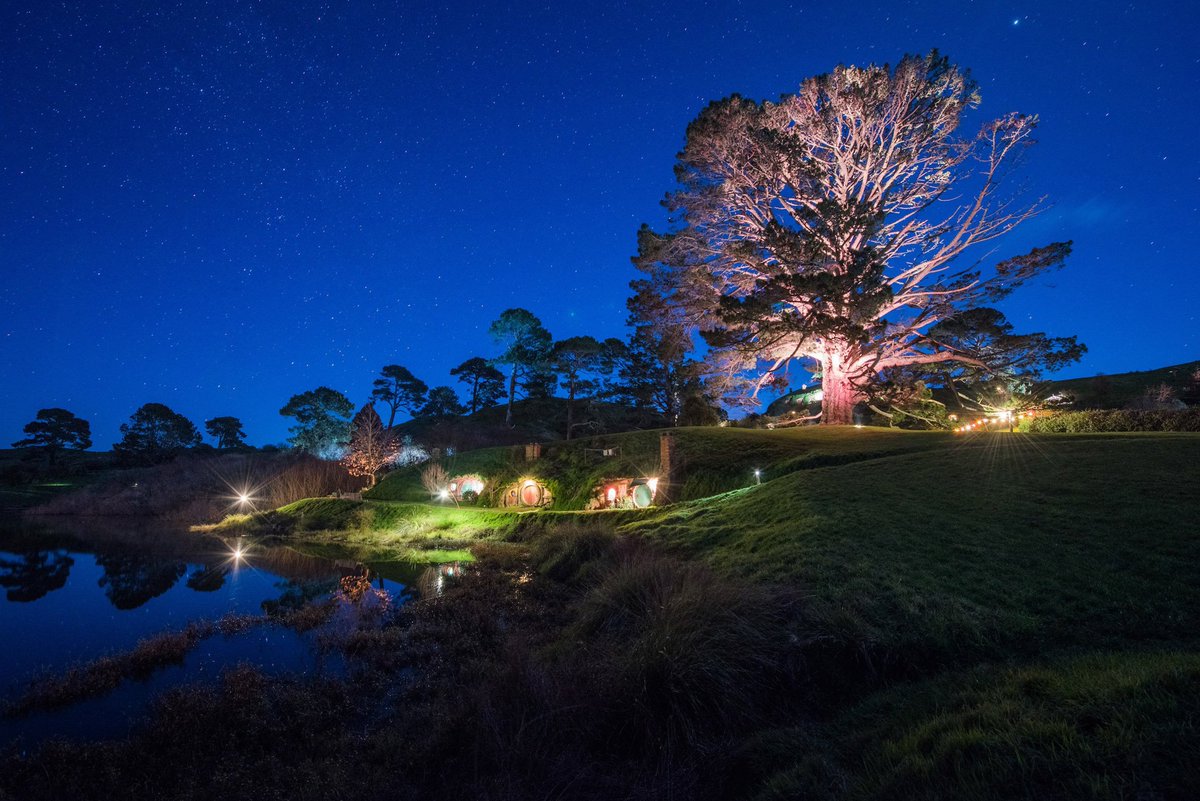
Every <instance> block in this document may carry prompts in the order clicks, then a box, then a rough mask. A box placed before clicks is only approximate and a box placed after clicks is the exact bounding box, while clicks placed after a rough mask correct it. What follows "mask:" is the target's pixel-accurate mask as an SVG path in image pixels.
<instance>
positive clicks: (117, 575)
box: [96, 552, 187, 609]
mask: <svg viewBox="0 0 1200 801" xmlns="http://www.w3.org/2000/svg"><path fill="white" fill-rule="evenodd" d="M96 564H97V565H99V566H100V567H102V568H104V575H103V576H101V577H100V586H101V587H103V588H104V595H105V597H106V598H108V600H109V601H111V602H112V605H113V606H115V607H116V608H117V609H137V608H138V607H139V606H141V605H142V604H144V603H146V602H147V601H149V600H150V599H151V598H157V597H158V596H160V595H162V594H163V593H165V592H166V591H167V590H169V589H171V588H172V587H174V586H175V584H176V582H178V581H179V579H180V578H182V577H183V574H184V573H185V572H187V565H185V564H183V563H182V562H176V561H173V560H171V561H168V560H163V559H152V558H148V557H146V556H143V555H142V554H136V553H131V552H126V553H108V554H97V555H96Z"/></svg>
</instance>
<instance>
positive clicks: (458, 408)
mask: <svg viewBox="0 0 1200 801" xmlns="http://www.w3.org/2000/svg"><path fill="white" fill-rule="evenodd" d="M466 411H467V408H466V407H465V406H463V405H462V403H460V402H459V400H458V394H457V393H455V391H454V389H453V388H452V387H434V388H433V389H431V390H429V398H428V400H427V401H426V402H425V405H424V406H422V407H421V411H420V412H418V413H417V416H418V417H456V416H458V415H460V414H463V413H465V412H466Z"/></svg>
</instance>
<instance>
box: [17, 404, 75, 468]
mask: <svg viewBox="0 0 1200 801" xmlns="http://www.w3.org/2000/svg"><path fill="white" fill-rule="evenodd" d="M24 431H25V433H26V434H28V436H27V437H26V438H25V439H23V440H20V441H19V442H14V443H13V447H14V448H37V449H40V450H41V451H42V452H43V453H45V454H46V461H47V463H48V464H50V465H53V464H54V463H55V461H56V459H57V457H58V454H59V453H60V452H61V451H63V450H64V449H67V448H70V449H73V450H78V451H86V450H87V449H88V448H90V447H92V429H91V426H90V425H89V424H88V421H87V420H83V419H80V418H78V417H76V416H75V415H74V413H72V412H69V411H67V410H66V409H58V408H51V409H39V410H38V413H37V416H36V417H35V418H34V419H33V420H32V421H31V422H29V423H26V424H25V428H24Z"/></svg>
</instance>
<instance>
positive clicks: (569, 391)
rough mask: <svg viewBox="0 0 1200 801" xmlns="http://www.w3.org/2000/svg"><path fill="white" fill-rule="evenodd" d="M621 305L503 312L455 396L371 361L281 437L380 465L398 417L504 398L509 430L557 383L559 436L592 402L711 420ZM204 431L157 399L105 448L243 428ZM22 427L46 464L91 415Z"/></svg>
mask: <svg viewBox="0 0 1200 801" xmlns="http://www.w3.org/2000/svg"><path fill="white" fill-rule="evenodd" d="M628 306H629V310H630V316H629V321H628V322H629V326H630V333H629V335H628V337H627V338H626V339H624V340H622V339H618V338H615V337H610V338H608V339H604V340H598V339H596V338H595V337H592V336H574V337H568V338H565V339H560V340H555V339H554V338H553V337H552V336H551V334H550V332H549V331H548V330H547V329H546V327H545V325H544V324H543V323H542V321H541V320H540V319H538V317H537V316H536V315H534V314H533V313H532V312H530V311H529V310H527V309H520V308H515V309H507V310H505V311H504V312H503V313H501V314H500V316H499V317H498V318H497V319H496V320H495V321H494V322H493V323H492V324H491V326H490V328H489V333H490V335H491V338H492V340H493V341H494V342H495V344H496V346H497V349H498V352H497V353H496V354H494V355H493V356H491V357H484V356H473V357H471V358H469V359H466V360H465V361H463V362H462V363H461V364H459V365H457V366H456V367H454V368H452V369H451V370H450V375H452V376H454V377H455V378H457V379H458V382H459V384H460V385H461V386H462V393H463V394H462V396H461V397H460V394H459V392H458V391H456V390H455V389H454V388H453V387H451V386H449V385H439V386H434V387H430V386H429V385H428V384H426V382H425V381H423V380H422V379H420V378H418V377H417V376H416V375H414V374H413V373H412V371H411V370H409V369H408V368H407V367H405V366H403V365H400V364H388V365H385V366H384V367H383V368H382V369H381V370H380V372H379V375H378V377H377V378H375V379H374V381H373V383H372V388H371V390H370V393H369V395H368V398H367V401H366V402H365V403H364V404H363V406H362V407H360V408H359V409H358V411H357V413H355V406H354V404H353V403H352V402H351V400H350V399H349V398H348V397H347V396H346V395H345V394H343V393H342V392H340V391H338V390H335V389H332V388H330V387H327V386H320V387H317V388H315V389H311V390H307V391H305V392H301V393H298V394H296V395H293V396H292V397H291V398H290V399H289V400H288V402H287V403H286V404H285V405H284V406H283V407H282V408H281V409H280V410H279V413H280V414H281V415H283V416H285V417H289V418H291V419H292V420H293V425H292V426H291V427H290V428H289V433H290V435H291V436H290V437H289V440H288V444H289V445H290V446H291V447H293V448H296V449H298V450H302V451H306V452H309V453H313V454H316V455H319V456H324V457H326V458H347V459H350V460H351V461H355V460H357V461H358V462H363V463H370V464H376V463H378V464H380V465H381V464H382V463H385V462H386V461H387V460H388V459H390V458H393V457H394V451H395V450H397V449H398V448H399V447H400V444H401V443H400V440H399V438H397V437H394V436H392V435H391V434H390V433H389V432H392V431H393V430H394V429H395V427H396V422H397V419H398V417H400V416H402V415H404V416H408V417H410V418H412V419H423V418H424V419H439V420H445V419H451V418H455V417H461V416H463V415H467V414H474V413H476V412H479V411H482V410H484V409H488V408H493V407H495V406H497V405H498V404H500V403H501V402H504V406H505V417H504V420H505V424H506V425H508V426H510V427H511V426H513V425H515V424H516V420H515V419H514V416H515V408H516V407H515V403H516V401H518V400H523V399H533V400H538V399H547V398H551V397H555V393H556V392H557V391H561V393H562V394H563V395H564V396H565V402H566V403H565V406H566V417H567V419H566V425H565V428H564V430H563V432H562V433H563V436H564V437H565V438H567V439H570V438H571V437H572V436H574V435H575V434H576V433H577V429H578V427H579V426H580V425H582V424H583V423H584V422H585V421H581V419H580V407H581V406H582V404H583V403H584V402H590V401H595V400H601V401H606V402H610V403H614V404H621V405H624V406H628V407H630V408H634V409H639V410H649V411H653V412H655V413H657V414H658V415H661V416H662V417H663V418H664V419H665V420H667V421H668V422H670V423H671V424H679V423H680V422H681V421H684V422H708V421H712V420H715V419H716V415H717V411H716V410H715V408H714V406H713V403H712V399H711V398H709V397H707V396H706V395H705V389H704V384H703V381H702V378H701V372H700V370H699V365H698V363H697V362H695V361H693V360H691V359H690V358H689V356H688V347H687V342H686V337H685V336H683V335H681V334H672V333H669V332H667V333H664V332H662V330H661V329H660V328H659V327H657V326H655V325H653V324H652V318H653V316H654V315H655V314H657V313H658V312H659V308H658V307H657V306H656V305H654V303H653V301H652V300H651V299H650V298H649V297H648V296H647V295H645V294H644V293H643V294H638V295H635V296H634V297H633V298H632V299H631V300H630V301H629V304H628ZM376 406H378V407H379V409H382V410H383V412H384V415H385V416H386V423H385V422H383V419H384V418H382V417H380V415H379V414H378V412H377V410H376ZM689 410H690V417H686V418H685V412H688V411H689ZM204 430H205V432H207V434H208V435H209V437H211V438H212V440H213V446H205V445H203V438H202V436H201V433H200V430H199V429H198V428H197V426H196V425H195V424H194V423H193V422H192V421H191V420H189V419H188V418H187V417H185V416H184V415H182V414H179V413H178V412H176V411H174V410H173V409H171V408H170V407H168V406H167V405H165V404H162V403H147V404H144V405H143V406H141V407H140V408H138V409H137V410H136V411H135V412H134V413H133V415H131V417H130V419H129V421H128V422H127V423H124V424H122V425H121V427H120V431H121V439H120V440H119V441H118V442H117V443H116V444H115V445H114V446H113V451H114V453H116V454H117V456H118V457H119V458H120V459H121V460H122V461H124V462H127V463H139V464H153V463H158V462H161V461H164V460H166V459H169V458H170V457H171V456H173V455H174V454H176V453H178V452H180V451H183V450H188V449H195V448H198V447H215V448H216V449H218V450H235V449H239V448H244V447H247V446H246V432H245V429H244V425H243V423H242V421H241V420H240V419H239V418H237V417H234V416H220V417H214V418H212V419H210V420H206V421H205V422H204ZM25 433H26V434H27V435H28V436H27V437H26V439H23V440H21V441H19V442H15V443H13V446H14V447H17V448H31V449H36V450H39V451H41V452H42V453H44V454H45V456H46V460H47V464H48V465H49V466H53V465H54V464H55V463H56V461H57V459H58V458H59V456H60V454H62V452H63V451H67V450H80V451H81V450H86V449H88V448H90V447H91V444H92V441H91V428H90V424H89V423H88V421H87V420H83V419H81V418H79V417H77V416H76V415H75V414H73V413H72V412H70V411H68V410H66V409H59V408H51V409H42V410H40V411H39V412H38V413H37V417H36V419H35V420H33V421H31V422H30V423H28V424H27V425H26V426H25ZM347 449H348V450H349V455H347ZM356 454H357V455H356ZM352 466H353V465H352ZM377 469H378V467H376V468H374V469H372V470H370V471H369V473H367V474H368V475H374V473H375V472H376V470H377Z"/></svg>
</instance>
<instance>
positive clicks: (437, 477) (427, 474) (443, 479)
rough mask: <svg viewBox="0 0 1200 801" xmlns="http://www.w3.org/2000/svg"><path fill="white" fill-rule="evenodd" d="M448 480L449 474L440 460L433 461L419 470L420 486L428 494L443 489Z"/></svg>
mask: <svg viewBox="0 0 1200 801" xmlns="http://www.w3.org/2000/svg"><path fill="white" fill-rule="evenodd" d="M449 482H450V474H449V473H447V472H446V468H445V467H444V466H443V465H442V464H441V463H440V462H434V463H433V464H430V465H429V466H428V467H426V468H425V469H424V470H422V471H421V486H422V487H424V488H425V489H426V490H428V491H429V494H430V495H437V494H438V493H439V492H442V491H443V490H445V489H446V485H447V484H448V483H449Z"/></svg>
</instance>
